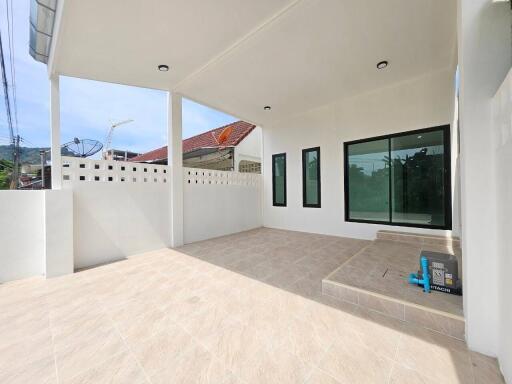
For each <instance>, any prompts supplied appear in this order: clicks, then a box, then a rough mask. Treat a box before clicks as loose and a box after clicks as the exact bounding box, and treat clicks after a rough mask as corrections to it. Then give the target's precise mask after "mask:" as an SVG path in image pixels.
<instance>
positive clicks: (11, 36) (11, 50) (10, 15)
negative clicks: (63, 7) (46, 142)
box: [5, 0, 19, 135]
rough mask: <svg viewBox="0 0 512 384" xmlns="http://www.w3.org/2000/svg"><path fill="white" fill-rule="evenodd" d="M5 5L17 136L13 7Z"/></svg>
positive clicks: (7, 0) (6, 1)
mask: <svg viewBox="0 0 512 384" xmlns="http://www.w3.org/2000/svg"><path fill="white" fill-rule="evenodd" d="M5 5H6V8H7V12H6V13H5V14H6V18H7V39H8V41H9V61H10V67H11V68H10V69H11V90H12V101H13V107H14V108H13V109H14V122H15V125H16V134H17V135H18V134H19V128H18V105H17V104H18V103H17V99H16V66H15V64H14V15H13V6H12V0H10V6H9V0H5Z"/></svg>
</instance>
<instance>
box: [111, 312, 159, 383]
mask: <svg viewBox="0 0 512 384" xmlns="http://www.w3.org/2000/svg"><path fill="white" fill-rule="evenodd" d="M105 314H106V315H107V316H108V318H109V320H110V321H111V323H112V326H113V327H114V330H115V331H116V334H117V335H118V336H119V337H120V338H121V340H122V341H123V344H124V346H125V348H126V349H127V351H128V353H129V354H130V355H131V357H132V358H133V359H134V360H135V362H136V363H137V366H138V367H139V368H140V370H141V371H142V373H143V374H144V377H145V378H146V380H147V382H148V383H149V384H152V381H151V379H150V377H149V375H148V374H147V372H146V370H145V369H144V367H142V365H141V364H140V361H139V359H138V358H137V355H136V354H135V353H134V352H133V350H132V349H131V348H130V345H129V344H128V342H127V341H126V339H125V338H124V337H123V335H122V334H121V332H120V331H119V328H118V327H117V324H116V323H115V321H114V320H113V319H112V317H111V316H110V314H108V313H105ZM153 336H154V335H153ZM121 353H122V352H120V353H119V354H121ZM116 356H117V355H116Z"/></svg>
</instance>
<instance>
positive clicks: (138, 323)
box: [114, 309, 174, 346]
mask: <svg viewBox="0 0 512 384" xmlns="http://www.w3.org/2000/svg"><path fill="white" fill-rule="evenodd" d="M114 323H115V325H116V327H117V330H118V331H119V334H120V335H121V337H122V338H123V339H124V340H125V341H126V342H127V343H128V344H129V345H130V346H137V345H139V344H142V343H143V342H145V341H146V340H147V339H149V338H151V337H152V336H154V335H156V334H158V333H160V332H164V331H167V330H168V329H169V328H172V327H173V326H174V323H173V322H172V321H171V320H170V319H169V316H167V315H166V314H165V313H164V312H162V311H161V310H159V309H152V310H149V311H148V312H145V313H143V314H141V315H139V316H136V317H133V318H131V319H128V318H123V319H122V320H118V321H116V322H114Z"/></svg>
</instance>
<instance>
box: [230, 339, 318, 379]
mask: <svg viewBox="0 0 512 384" xmlns="http://www.w3.org/2000/svg"><path fill="white" fill-rule="evenodd" d="M253 352H254V353H252V354H251V355H250V356H249V358H248V359H246V360H242V361H240V362H239V363H238V364H236V365H235V366H234V367H233V372H234V373H235V375H237V376H238V377H240V378H241V379H242V381H245V382H247V383H268V384H287V383H290V384H292V383H303V382H304V381H305V380H306V379H307V378H308V377H309V375H310V374H311V371H312V369H313V367H312V366H311V365H309V364H307V363H305V362H304V361H302V360H301V359H299V358H298V357H297V356H296V355H294V354H292V353H290V352H289V351H288V350H287V349H286V348H285V347H284V346H278V347H275V348H271V349H270V350H265V349H259V350H254V351H253Z"/></svg>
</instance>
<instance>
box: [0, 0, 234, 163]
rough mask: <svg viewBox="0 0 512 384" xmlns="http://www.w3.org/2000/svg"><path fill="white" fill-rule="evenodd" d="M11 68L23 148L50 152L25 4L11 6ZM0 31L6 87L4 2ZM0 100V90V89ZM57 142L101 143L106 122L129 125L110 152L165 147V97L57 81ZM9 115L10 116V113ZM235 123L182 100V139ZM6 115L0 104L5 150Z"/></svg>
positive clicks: (18, 0)
mask: <svg viewBox="0 0 512 384" xmlns="http://www.w3.org/2000/svg"><path fill="white" fill-rule="evenodd" d="M12 4H13V14H14V15H13V16H14V17H13V20H14V23H13V25H14V68H15V71H16V78H15V79H16V94H17V115H18V129H19V134H20V136H21V137H22V138H23V143H22V145H23V146H29V147H49V146H50V124H49V122H50V115H49V106H50V104H49V103H50V99H49V97H50V95H49V87H50V85H49V81H48V76H47V71H46V65H45V64H42V63H39V62H37V61H35V60H34V59H32V57H31V56H30V55H29V53H28V40H29V10H30V1H29V0H13V1H12ZM0 31H1V33H2V39H3V46H4V58H5V61H6V66H7V72H8V82H9V85H10V86H12V84H11V80H10V77H9V73H10V65H9V48H8V44H7V19H6V2H5V1H0ZM0 92H1V94H2V97H3V90H1V89H0ZM60 99H61V142H62V143H65V142H68V141H71V140H73V138H74V137H78V138H80V139H95V140H100V141H101V142H104V140H105V138H106V136H107V133H108V130H109V128H110V122H111V121H114V122H117V121H122V120H127V119H133V120H134V122H133V123H130V124H125V125H122V126H120V127H118V128H117V129H116V130H115V132H114V135H113V140H112V147H113V148H116V149H126V150H131V151H135V152H140V153H143V152H147V151H149V150H152V149H155V148H158V147H161V146H164V145H166V144H167V93H166V92H163V91H158V90H153V89H145V88H137V87H128V86H124V85H118V84H111V83H102V82H96V81H90V80H82V79H76V78H71V77H61V79H60ZM13 113H14V112H13ZM236 120H237V119H236V118H234V117H232V116H229V115H226V114H224V113H221V112H219V111H216V110H213V109H210V108H208V107H205V106H202V105H200V104H197V103H194V102H192V101H190V100H187V99H184V100H183V138H188V137H191V136H194V135H196V134H198V133H201V132H205V131H207V130H210V129H213V128H217V127H219V126H222V125H225V124H229V123H231V122H233V121H236ZM8 141H9V131H8V126H7V119H6V110H5V105H4V103H3V101H2V102H1V103H0V145H3V144H8Z"/></svg>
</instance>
